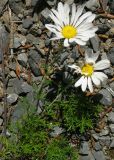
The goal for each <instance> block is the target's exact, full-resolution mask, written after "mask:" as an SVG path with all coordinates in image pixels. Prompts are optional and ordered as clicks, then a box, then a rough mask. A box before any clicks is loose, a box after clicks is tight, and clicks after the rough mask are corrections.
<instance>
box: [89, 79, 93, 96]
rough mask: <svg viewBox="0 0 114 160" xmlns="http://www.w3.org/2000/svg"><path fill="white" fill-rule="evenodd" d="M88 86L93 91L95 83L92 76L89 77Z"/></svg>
mask: <svg viewBox="0 0 114 160" xmlns="http://www.w3.org/2000/svg"><path fill="white" fill-rule="evenodd" d="M88 88H89V90H90V92H91V93H92V92H93V85H92V81H91V78H90V77H88Z"/></svg>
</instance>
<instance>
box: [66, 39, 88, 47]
mask: <svg viewBox="0 0 114 160" xmlns="http://www.w3.org/2000/svg"><path fill="white" fill-rule="evenodd" d="M72 40H73V41H74V42H76V43H77V44H79V45H82V46H83V45H85V44H86V42H85V41H83V40H81V39H78V38H74V39H72ZM69 42H70V39H69Z"/></svg>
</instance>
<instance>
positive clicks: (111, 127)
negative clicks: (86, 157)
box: [109, 124, 114, 133]
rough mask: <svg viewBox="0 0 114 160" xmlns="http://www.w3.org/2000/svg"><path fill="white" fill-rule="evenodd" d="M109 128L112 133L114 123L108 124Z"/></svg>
mask: <svg viewBox="0 0 114 160" xmlns="http://www.w3.org/2000/svg"><path fill="white" fill-rule="evenodd" d="M109 128H110V130H111V132H112V133H114V124H110V125H109Z"/></svg>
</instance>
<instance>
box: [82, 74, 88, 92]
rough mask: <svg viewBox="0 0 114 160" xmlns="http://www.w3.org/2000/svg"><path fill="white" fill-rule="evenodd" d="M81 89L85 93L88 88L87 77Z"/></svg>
mask: <svg viewBox="0 0 114 160" xmlns="http://www.w3.org/2000/svg"><path fill="white" fill-rule="evenodd" d="M81 88H82V91H83V92H85V90H86V88H87V77H85V78H84V80H83V83H82V86H81Z"/></svg>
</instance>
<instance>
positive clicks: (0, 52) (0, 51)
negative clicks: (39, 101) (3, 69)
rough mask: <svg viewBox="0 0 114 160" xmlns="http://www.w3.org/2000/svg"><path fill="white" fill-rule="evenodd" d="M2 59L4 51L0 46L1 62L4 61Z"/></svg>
mask: <svg viewBox="0 0 114 160" xmlns="http://www.w3.org/2000/svg"><path fill="white" fill-rule="evenodd" d="M2 60H3V52H2V50H1V48H0V63H2Z"/></svg>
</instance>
